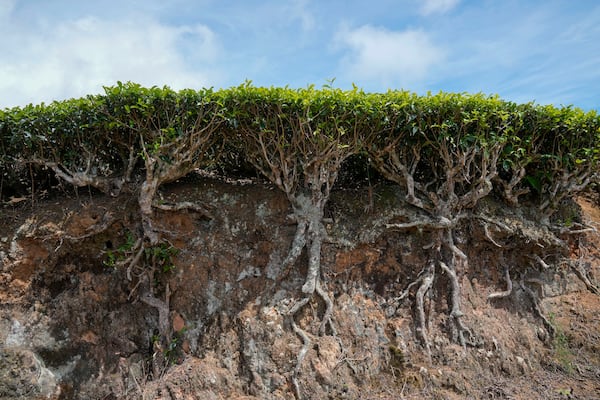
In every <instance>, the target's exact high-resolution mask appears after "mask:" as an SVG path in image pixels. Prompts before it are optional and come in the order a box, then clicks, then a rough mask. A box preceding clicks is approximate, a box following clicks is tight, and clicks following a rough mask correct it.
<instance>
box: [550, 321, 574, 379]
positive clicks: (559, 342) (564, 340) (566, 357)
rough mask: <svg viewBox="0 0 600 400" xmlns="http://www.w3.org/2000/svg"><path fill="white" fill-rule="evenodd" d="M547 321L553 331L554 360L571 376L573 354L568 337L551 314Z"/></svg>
mask: <svg viewBox="0 0 600 400" xmlns="http://www.w3.org/2000/svg"><path fill="white" fill-rule="evenodd" d="M548 319H549V320H550V323H551V324H552V326H554V329H555V334H554V340H553V341H552V347H553V349H554V358H555V359H556V361H557V362H558V363H559V365H560V367H561V368H562V369H563V371H565V372H566V373H568V374H571V373H572V372H573V353H571V349H570V348H569V337H568V336H567V335H566V334H565V332H564V330H563V329H562V327H561V326H560V325H558V323H557V322H556V315H555V314H553V313H551V314H550V315H549V318H548Z"/></svg>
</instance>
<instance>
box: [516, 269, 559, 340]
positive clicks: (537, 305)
mask: <svg viewBox="0 0 600 400" xmlns="http://www.w3.org/2000/svg"><path fill="white" fill-rule="evenodd" d="M519 283H520V285H521V289H523V291H524V292H525V293H527V294H528V295H529V297H530V298H531V302H532V304H533V310H534V311H535V313H536V314H537V316H538V318H540V319H541V320H542V323H543V324H544V327H545V328H546V330H547V331H548V334H549V335H550V339H553V338H554V335H555V334H556V329H555V328H554V325H552V324H551V323H550V321H548V318H546V315H545V314H544V313H543V312H542V309H541V308H540V300H539V297H538V295H537V294H536V293H535V292H534V291H533V290H532V289H531V288H530V287H529V286H527V285H525V282H523V281H521V282H519Z"/></svg>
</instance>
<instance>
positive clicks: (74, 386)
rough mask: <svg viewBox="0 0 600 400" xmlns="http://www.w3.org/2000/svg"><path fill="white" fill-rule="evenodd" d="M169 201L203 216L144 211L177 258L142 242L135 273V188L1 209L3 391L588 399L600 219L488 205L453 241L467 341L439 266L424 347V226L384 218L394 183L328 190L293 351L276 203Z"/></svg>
mask: <svg viewBox="0 0 600 400" xmlns="http://www.w3.org/2000/svg"><path fill="white" fill-rule="evenodd" d="M162 196H163V198H164V201H165V202H167V201H193V202H197V203H201V204H203V205H205V206H206V207H208V210H209V211H210V217H208V216H207V215H205V214H200V213H196V212H193V211H176V212H168V211H157V214H156V222H157V227H158V228H160V231H161V235H162V238H163V239H164V241H165V243H169V246H172V248H173V249H176V251H173V252H172V253H169V254H167V255H166V256H165V259H168V261H169V262H162V261H161V262H159V261H160V260H162V259H160V257H162V256H164V255H165V253H164V252H163V253H160V252H159V253H157V254H154V255H153V254H142V255H141V257H143V258H144V259H145V260H146V263H145V264H144V263H140V264H138V266H136V267H135V268H127V267H126V266H124V265H123V266H122V265H121V264H123V263H120V262H119V261H120V260H122V259H126V258H127V257H129V256H131V254H129V253H128V252H129V250H130V249H131V248H132V247H133V242H135V238H136V237H139V235H140V234H141V232H140V221H139V213H138V212H137V208H136V207H137V203H136V200H135V197H131V198H128V197H127V195H121V196H120V197H119V198H110V197H104V196H99V195H93V196H92V195H89V194H82V193H80V195H79V197H78V198H67V197H59V198H54V199H47V200H39V201H37V202H36V203H35V204H33V205H32V204H31V203H30V202H29V201H23V202H20V203H17V204H6V205H4V206H3V208H2V210H1V211H0V227H1V229H0V267H1V274H0V285H1V286H2V289H1V292H0V302H1V308H0V398H3V399H12V398H23V399H38V398H51V399H122V398H131V399H138V398H143V399H155V398H158V399H225V398H229V399H242V398H245V399H288V398H293V397H294V396H295V395H296V396H297V393H296V392H297V388H296V387H295V385H294V380H295V381H296V382H297V387H298V388H299V391H300V396H301V397H302V398H306V399H327V398H329V399H342V398H344V399H402V398H406V399H420V398H431V399H462V398H473V399H518V398H529V399H567V398H572V399H595V398H598V396H599V395H598V394H599V393H600V297H599V296H598V295H597V294H595V293H592V291H590V290H589V288H588V287H586V285H585V284H584V282H583V281H582V279H580V276H579V275H581V272H583V273H584V274H585V277H587V278H589V282H588V283H591V284H592V285H593V284H594V283H596V282H597V279H598V276H600V267H599V263H600V253H599V250H598V245H599V244H600V240H599V239H598V237H597V234H596V233H595V232H586V233H584V234H580V235H574V234H570V235H564V236H563V237H561V236H560V235H558V236H555V235H554V234H552V233H551V232H549V231H548V229H546V228H544V227H542V226H541V225H539V224H538V223H537V222H536V218H535V213H534V212H533V211H532V210H531V209H526V208H521V209H518V210H514V209H509V208H506V207H505V206H503V205H502V204H499V203H495V202H492V201H487V202H485V203H484V204H483V205H482V206H481V208H482V211H485V213H486V215H492V216H494V218H495V221H496V225H494V224H493V223H483V222H481V221H482V220H481V219H469V220H465V222H464V223H461V225H460V226H458V227H457V228H456V230H455V238H454V240H455V243H456V245H457V246H458V247H460V249H461V251H462V252H464V254H465V255H466V256H467V260H468V262H465V263H464V265H463V267H461V269H459V270H458V271H457V273H458V279H459V282H460V283H461V291H460V296H461V303H462V312H463V313H464V315H463V316H462V321H463V323H464V324H465V325H466V326H467V327H468V328H469V330H470V331H471V332H472V334H473V335H472V338H471V339H472V340H470V345H468V346H466V347H462V346H460V345H459V344H457V343H454V342H453V341H452V340H451V338H452V332H450V328H449V323H448V322H449V321H448V320H449V318H450V306H449V304H450V297H451V290H450V280H449V279H448V277H447V276H445V275H444V271H441V270H439V271H438V270H436V271H435V279H434V280H433V283H432V287H431V288H430V289H429V290H427V292H426V293H424V296H423V302H424V304H423V308H424V313H425V322H424V327H422V329H423V330H424V331H425V332H426V334H427V338H428V343H429V344H430V353H431V354H430V355H429V354H428V353H427V351H426V349H425V347H424V345H423V342H422V340H420V338H421V333H422V332H417V330H418V329H419V327H418V326H417V324H415V321H417V320H418V319H419V318H420V317H419V315H417V314H418V313H417V311H415V310H416V308H415V302H416V300H417V297H418V292H419V289H420V288H421V287H422V285H421V286H420V285H418V284H416V285H413V286H411V283H413V282H418V280H419V277H420V274H422V272H423V269H424V267H425V266H426V265H427V264H428V262H429V261H430V260H429V258H430V257H431V253H430V252H429V249H430V245H431V235H430V233H429V232H427V231H423V230H420V229H417V228H415V229H401V230H394V229H387V228H386V224H390V223H397V222H407V221H411V220H414V219H417V218H418V215H417V211H415V210H414V209H412V208H411V207H410V206H408V205H406V206H399V205H402V201H401V198H402V196H401V194H400V193H398V192H397V190H396V189H394V188H393V187H392V186H386V185H379V186H376V187H375V188H373V190H372V193H370V191H368V190H366V189H353V190H338V191H335V192H334V193H332V198H331V201H330V203H329V205H328V208H327V210H326V217H327V220H326V224H325V229H326V230H327V234H328V236H329V240H328V241H327V243H325V244H324V245H323V248H322V258H321V265H322V267H323V271H322V274H323V281H324V282H325V284H326V288H325V289H326V290H327V292H328V293H329V294H330V296H331V297H332V299H333V301H334V309H333V317H332V321H333V328H329V329H327V330H326V331H325V333H324V334H319V325H320V322H321V318H322V317H323V313H324V312H325V310H324V304H322V303H321V302H320V301H319V299H318V298H316V297H315V298H314V299H313V301H312V302H311V303H310V307H306V308H305V309H303V311H302V313H300V314H299V315H297V316H296V318H295V320H294V321H295V323H296V324H297V325H298V326H299V327H301V328H302V330H303V331H304V332H306V333H307V335H308V336H309V340H310V346H309V347H308V349H307V351H306V354H304V355H303V359H301V362H298V359H299V356H300V355H301V354H302V353H303V352H302V349H303V341H302V340H301V338H300V336H299V335H298V333H297V332H295V331H294V329H293V326H292V321H290V315H289V311H290V309H291V308H292V307H293V306H294V304H296V302H297V301H299V300H300V299H302V298H303V295H302V293H301V291H300V290H301V287H302V285H303V283H304V279H305V274H306V265H307V259H306V258H307V257H306V255H305V254H303V255H301V256H300V258H299V259H298V261H297V262H296V263H295V265H294V266H293V268H286V269H282V268H281V265H282V262H283V259H284V258H285V257H286V254H287V251H288V250H289V248H290V243H291V242H292V240H293V238H294V232H295V223H294V221H292V220H290V219H289V218H288V216H289V215H290V213H291V211H290V207H289V204H288V202H287V200H286V199H285V197H284V196H283V195H282V194H281V193H279V192H278V191H277V190H275V189H274V188H273V187H271V186H269V185H264V184H262V183H256V182H239V181H238V182H225V181H222V180H218V179H211V178H206V177H204V178H197V179H194V180H193V181H192V180H187V181H185V182H180V183H176V184H172V185H170V186H168V187H166V188H164V189H163V191H162ZM365 204H372V206H370V207H367V208H365ZM573 220H578V221H580V222H582V223H584V224H586V225H588V226H596V225H595V224H597V223H598V222H600V212H599V211H598V208H597V206H595V205H594V203H593V202H591V201H589V200H585V199H580V200H579V206H578V205H575V204H567V205H565V209H564V210H562V211H561V213H559V217H558V220H557V221H555V222H556V223H562V224H563V225H564V226H566V227H567V228H568V226H569V225H570V224H571V223H572V222H573ZM499 223H501V224H502V225H503V226H504V227H509V228H510V230H508V231H507V230H505V229H504V230H503V229H498V228H497V226H500V225H499ZM99 227H103V228H105V229H98V228H99ZM556 237H559V238H560V241H557V240H556ZM561 243H562V244H566V245H567V247H566V248H565V246H562V245H561ZM169 249H171V247H169ZM163 250H164V251H165V252H167V250H168V249H166V248H164V249H163ZM169 251H170V250H169ZM540 259H541V260H542V262H540ZM157 260H158V261H157ZM142 265H145V266H146V267H145V268H146V269H144V268H143V267H141V266H142ZM148 266H152V267H151V269H152V270H151V271H148V268H150V267H148ZM507 270H508V272H509V276H510V277H511V285H512V290H510V293H508V294H506V295H503V296H498V298H492V299H488V296H489V295H490V294H492V293H499V292H503V291H506V290H507V280H506V271H507ZM407 289H409V290H408V291H406V290H407ZM148 299H150V300H152V301H150V300H148ZM538 299H539V300H538ZM153 304H154V305H153ZM165 307H166V308H165ZM165 310H166V311H165ZM165 321H166V323H167V325H168V326H167V328H166V329H167V330H166V331H165V327H164V326H161V323H162V324H164V323H165ZM164 332H167V334H166V335H164ZM157 358H161V360H157Z"/></svg>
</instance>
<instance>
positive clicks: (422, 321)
mask: <svg viewBox="0 0 600 400" xmlns="http://www.w3.org/2000/svg"><path fill="white" fill-rule="evenodd" d="M434 271H435V268H434V265H430V267H429V268H428V271H427V272H426V274H425V275H422V276H421V278H419V280H420V281H421V286H419V289H417V293H416V295H415V307H416V309H417V310H416V313H417V321H416V328H415V332H416V335H417V337H418V339H419V340H420V341H421V343H422V344H423V346H424V347H425V349H426V350H427V356H428V357H429V360H431V345H430V344H429V339H428V335H427V326H426V324H427V323H426V318H425V307H424V302H425V295H426V294H427V292H428V291H429V289H430V288H431V285H432V284H433V278H434ZM417 282H418V281H417ZM411 285H412V284H411Z"/></svg>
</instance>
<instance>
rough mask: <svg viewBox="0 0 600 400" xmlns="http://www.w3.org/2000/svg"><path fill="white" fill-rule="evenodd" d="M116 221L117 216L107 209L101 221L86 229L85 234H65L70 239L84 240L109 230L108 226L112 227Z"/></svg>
mask: <svg viewBox="0 0 600 400" xmlns="http://www.w3.org/2000/svg"><path fill="white" fill-rule="evenodd" d="M115 222H116V218H115V217H114V215H113V214H112V213H111V212H110V211H107V212H105V213H104V215H102V219H101V220H100V221H99V222H97V223H95V224H94V225H92V226H89V227H87V228H86V229H85V231H86V233H85V234H83V235H81V236H71V235H65V236H64V238H65V239H69V240H83V239H86V238H89V237H92V236H96V235H98V234H100V233H102V232H105V231H106V230H108V228H110V227H111V226H112V224H113V223H115Z"/></svg>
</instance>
